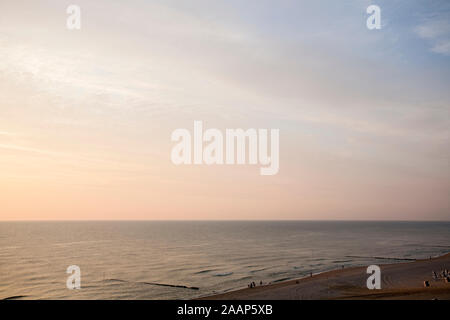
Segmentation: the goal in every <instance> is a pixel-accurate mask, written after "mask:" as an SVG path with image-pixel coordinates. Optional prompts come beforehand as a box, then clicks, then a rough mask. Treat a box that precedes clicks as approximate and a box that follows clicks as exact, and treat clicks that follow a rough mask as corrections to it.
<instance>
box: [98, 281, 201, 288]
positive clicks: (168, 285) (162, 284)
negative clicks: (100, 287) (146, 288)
mask: <svg viewBox="0 0 450 320" xmlns="http://www.w3.org/2000/svg"><path fill="white" fill-rule="evenodd" d="M103 281H107V282H126V283H137V284H148V285H152V286H160V287H171V288H182V289H191V290H200V288H198V287H188V286H184V285H177V284H167V283H157V282H145V281H127V280H122V279H105V280H103Z"/></svg>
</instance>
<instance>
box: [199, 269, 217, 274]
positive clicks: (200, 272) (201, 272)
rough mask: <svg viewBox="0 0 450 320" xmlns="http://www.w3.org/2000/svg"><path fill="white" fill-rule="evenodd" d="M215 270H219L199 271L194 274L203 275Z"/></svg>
mask: <svg viewBox="0 0 450 320" xmlns="http://www.w3.org/2000/svg"><path fill="white" fill-rule="evenodd" d="M215 270H217V269H206V270H201V271H198V272H194V274H203V273H208V272H212V271H215Z"/></svg>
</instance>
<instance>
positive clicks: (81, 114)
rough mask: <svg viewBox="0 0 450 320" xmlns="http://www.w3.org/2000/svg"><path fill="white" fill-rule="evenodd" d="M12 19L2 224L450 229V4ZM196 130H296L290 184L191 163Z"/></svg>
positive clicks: (148, 9)
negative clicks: (182, 131) (178, 148)
mask: <svg viewBox="0 0 450 320" xmlns="http://www.w3.org/2000/svg"><path fill="white" fill-rule="evenodd" d="M72 4H76V5H78V6H79V7H80V8H81V29H80V30H68V29H67V27H66V20H67V18H68V16H69V15H68V14H67V13H66V9H67V7H68V6H69V5H72ZM371 4H375V5H378V6H379V7H380V8H381V29H379V30H369V29H368V28H367V27H366V19H367V18H368V16H369V15H368V14H367V13H366V8H367V7H368V6H369V5H371ZM0 16H1V18H0V220H134V219H137V220H147V219H149V220H152V219H157V220H174V219H182V220H191V219H192V220H199V219H200V220H216V219H219V220H222V219H224V220H227V219H232V220H239V219H244V220H254V219H256V220H260V219H261V220H266V219H270V220H279V219H307V220H330V219H331V220H340V219H342V220H450V205H449V204H450V203H449V195H450V168H449V155H450V148H449V147H450V141H449V136H450V135H449V128H450V118H449V111H450V90H449V84H450V2H448V1H426V2H425V1H395V0H389V1H384V0H377V1H364V0H355V1H352V0H348V1H331V0H329V1H323V0H319V1H317V0H316V1H312V0H311V1H310V0H306V1H294V0H280V1H268V0H258V1H256V0H248V1H237V0H236V1H235V0H215V1H210V0H195V1H192V0H189V1H188V0H153V1H151V0H145V1H144V0H129V1H118V0H96V1H87V0H73V1H70V2H69V1H63V0H40V1H32V2H30V1H24V0H2V1H1V2H0ZM195 120H200V121H203V123H204V126H206V127H207V128H218V129H220V130H225V129H227V128H244V129H247V128H267V129H270V128H277V129H279V130H280V169H279V172H278V174H276V175H273V176H261V175H259V166H254V165H223V166H220V165H211V166H208V165H195V166H194V165H191V166H189V165H184V166H183V165H182V166H176V165H174V164H173V163H172V162H171V159H170V154H171V150H172V148H173V146H174V143H173V142H172V141H171V139H170V137H171V133H172V132H173V131H174V130H175V129H178V128H187V129H189V130H192V129H193V123H194V121H195Z"/></svg>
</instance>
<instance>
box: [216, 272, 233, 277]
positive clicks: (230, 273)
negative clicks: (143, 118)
mask: <svg viewBox="0 0 450 320" xmlns="http://www.w3.org/2000/svg"><path fill="white" fill-rule="evenodd" d="M232 274H233V272H224V273H216V274H215V275H214V276H215V277H226V276H231V275H232Z"/></svg>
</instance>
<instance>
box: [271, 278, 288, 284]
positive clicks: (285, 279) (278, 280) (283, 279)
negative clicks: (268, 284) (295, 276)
mask: <svg viewBox="0 0 450 320" xmlns="http://www.w3.org/2000/svg"><path fill="white" fill-rule="evenodd" d="M291 279H292V278H291V277H287V278H281V279H277V280H273V281H272V282H273V283H276V282H281V281H287V280H291Z"/></svg>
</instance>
